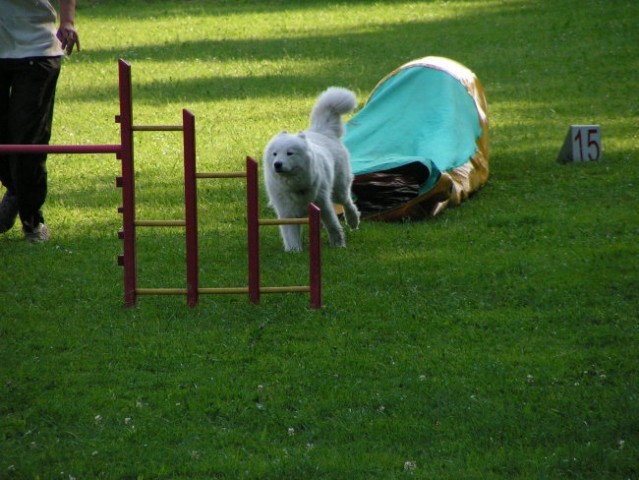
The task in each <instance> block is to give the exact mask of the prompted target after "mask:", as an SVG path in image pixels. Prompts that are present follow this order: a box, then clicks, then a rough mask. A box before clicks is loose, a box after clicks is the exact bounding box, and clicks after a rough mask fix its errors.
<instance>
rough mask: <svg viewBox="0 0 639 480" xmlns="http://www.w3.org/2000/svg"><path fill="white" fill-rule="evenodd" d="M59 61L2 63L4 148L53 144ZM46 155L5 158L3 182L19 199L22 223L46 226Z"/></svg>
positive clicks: (0, 140) (0, 172) (1, 158)
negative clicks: (17, 145)
mask: <svg viewBox="0 0 639 480" xmlns="http://www.w3.org/2000/svg"><path fill="white" fill-rule="evenodd" d="M60 64H61V61H60V58H59V57H52V58H27V59H18V60H14V59H0V144H48V143H49V139H50V138H51V123H52V120H53V104H54V100H55V89H56V83H57V81H58V75H59V73H60ZM46 161H47V155H46V154H33V155H26V154H22V155H17V154H0V181H1V182H2V184H3V185H4V186H5V187H6V188H7V190H8V191H9V192H11V193H12V194H14V195H15V196H16V197H17V199H18V211H19V213H20V219H21V220H22V224H23V225H24V227H25V228H27V229H32V228H34V227H36V226H37V225H38V223H40V222H42V223H44V217H43V215H42V210H41V208H42V205H43V204H44V201H45V199H46V196H47V167H46Z"/></svg>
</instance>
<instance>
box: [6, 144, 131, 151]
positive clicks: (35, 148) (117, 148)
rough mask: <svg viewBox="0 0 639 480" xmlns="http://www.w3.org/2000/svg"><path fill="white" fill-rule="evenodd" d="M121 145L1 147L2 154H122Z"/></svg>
mask: <svg viewBox="0 0 639 480" xmlns="http://www.w3.org/2000/svg"><path fill="white" fill-rule="evenodd" d="M120 150H122V146H121V145H14V144H10V145H0V153H120Z"/></svg>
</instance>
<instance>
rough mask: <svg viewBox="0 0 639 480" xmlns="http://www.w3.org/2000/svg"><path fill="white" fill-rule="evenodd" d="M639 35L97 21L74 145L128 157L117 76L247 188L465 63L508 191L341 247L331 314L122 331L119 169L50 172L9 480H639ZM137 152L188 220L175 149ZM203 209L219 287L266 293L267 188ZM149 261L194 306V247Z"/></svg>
mask: <svg viewBox="0 0 639 480" xmlns="http://www.w3.org/2000/svg"><path fill="white" fill-rule="evenodd" d="M637 25H639V4H638V3H637V2H634V1H631V0H625V1H624V0H608V1H605V0H565V1H561V2H551V1H542V0H539V1H523V0H500V1H497V0H476V1H446V2H443V1H432V2H410V1H392V0H388V1H351V2H320V1H303V2H288V1H284V0H281V1H275V0H267V1H262V2H248V1H204V0H191V1H150V0H149V1H142V0H130V1H126V2H125V1H108V2H106V1H99V0H91V1H89V0H87V1H86V2H80V6H79V10H78V18H77V26H78V29H79V31H80V35H81V41H82V47H83V51H82V52H80V53H78V54H74V55H73V56H72V57H70V58H69V59H68V60H66V61H65V65H64V67H63V74H62V77H61V79H60V82H59V88H58V99H57V104H56V116H55V125H54V138H53V139H52V143H58V144H65V143H115V142H117V141H118V128H117V125H115V124H114V122H113V117H114V115H115V114H117V113H118V104H117V59H118V58H120V57H122V58H125V59H127V60H128V61H129V62H130V63H131V64H132V66H133V83H134V117H135V123H137V124H175V123H179V122H180V121H181V110H182V108H189V109H190V110H191V111H192V112H193V113H194V114H195V115H196V122H197V144H198V163H199V169H200V170H201V171H211V170H219V171H225V170H238V169H242V168H243V167H242V166H243V161H244V157H245V156H246V155H253V156H255V157H257V158H259V157H260V153H261V149H262V148H263V146H264V145H265V143H266V142H267V140H268V139H269V138H270V136H271V135H272V134H273V133H275V132H277V131H279V130H281V129H288V130H293V131H294V130H296V129H302V128H304V127H305V126H306V123H307V118H308V113H309V110H310V108H311V106H312V104H313V101H314V98H315V97H316V95H317V94H318V93H319V92H320V91H321V90H323V89H324V88H326V87H327V86H329V85H340V86H344V87H348V88H350V89H352V90H354V91H355V92H356V93H357V95H358V98H359V101H360V104H362V103H363V102H364V101H365V99H366V97H367V95H368V93H369V92H370V91H371V90H372V88H373V87H374V86H375V84H376V83H377V82H378V81H379V80H380V79H381V78H383V77H384V76H385V75H386V74H388V73H389V72H390V71H392V70H393V69H395V68H396V67H398V66H400V65H402V64H403V63H405V62H407V61H409V60H412V59H416V58H419V57H422V56H426V55H441V56H446V57H450V58H453V59H455V60H458V61H460V62H461V63H463V64H465V65H466V66H468V67H469V68H471V69H472V70H473V71H474V72H475V73H476V74H477V75H478V77H479V78H480V79H481V81H482V83H483V84H484V86H485V89H486V95H487V99H488V104H489V115H490V124H491V130H490V132H491V177H490V179H489V182H488V184H487V185H486V186H485V187H484V189H483V190H481V191H480V192H479V193H478V194H477V195H475V196H474V197H473V198H472V199H471V200H470V201H468V202H467V203H465V204H463V205H462V206H460V207H459V208H455V209H450V210H447V211H446V212H444V213H443V215H442V216H441V217H439V218H437V219H435V220H432V221H428V222H420V223H404V224H378V223H371V222H365V223H363V224H362V226H361V228H360V229H359V230H358V231H354V232H348V233H347V242H348V248H347V249H330V248H325V249H324V251H323V272H324V303H325V307H324V308H323V309H322V310H321V311H313V310H310V309H309V308H308V296H307V295H300V294H290V295H270V296H264V297H263V299H262V302H261V304H260V305H259V306H255V305H252V304H250V303H249V302H248V299H247V298H246V297H245V296H203V297H201V300H200V304H199V305H198V306H197V307H196V308H195V309H189V308H187V307H186V305H185V299H184V298H183V297H173V296H171V297H141V298H140V299H139V304H138V306H137V307H135V308H132V309H125V308H124V307H123V282H122V271H121V269H120V268H119V267H118V266H117V264H116V259H117V256H118V254H120V253H121V251H122V245H121V242H120V241H119V240H118V238H117V231H118V230H119V228H120V226H121V218H120V215H119V214H118V213H117V207H118V206H119V205H120V202H121V198H120V191H119V190H118V189H117V188H115V176H116V175H118V174H119V164H118V161H117V160H116V159H115V158H114V157H113V156H91V155H89V156H71V155H61V156H55V157H51V158H50V160H49V162H48V165H49V188H50V193H49V197H48V200H47V203H46V205H45V217H46V221H47V223H48V224H49V226H50V227H51V230H52V234H53V239H52V241H51V242H49V243H47V244H43V245H31V244H27V243H26V242H25V241H24V240H23V239H22V235H21V232H20V230H19V229H18V228H14V230H12V231H11V232H9V233H7V234H5V235H3V236H1V237H0V270H1V271H2V273H1V275H0V479H78V480H80V479H90V478H101V479H309V478H323V479H361V480H364V479H401V478H419V479H515V478H517V479H560V478H572V479H593V480H594V479H597V480H599V479H618V480H626V479H637V478H639V354H638V353H637V345H638V344H639V324H638V321H637V319H638V312H639V300H638V294H637V292H638V290H639V275H638V268H637V258H638V254H639V248H638V247H637V238H638V234H639V213H638V211H639V210H638V209H639V189H638V185H639V164H638V163H637V161H638V148H637V146H638V138H639V136H638V135H639V97H638V96H637V91H639V76H638V73H637V72H639V60H638V59H639V29H638V28H637ZM571 124H598V125H601V129H602V139H603V146H604V152H603V158H602V160H601V161H599V162H596V163H589V164H580V165H560V164H558V163H556V162H555V158H556V157H557V154H558V152H559V149H560V147H561V144H562V142H563V139H564V137H565V135H566V133H567V130H568V126H569V125H571ZM136 135H137V136H136V145H135V148H136V162H137V164H136V170H137V175H136V182H137V186H138V200H139V210H138V216H139V217H140V218H181V217H182V215H183V213H182V209H183V201H182V180H181V175H182V163H181V157H180V156H181V138H180V136H179V135H177V134H175V133H143V132H141V133H140V134H136ZM199 196H200V204H199V205H200V210H199V216H200V247H201V272H200V277H201V281H202V285H203V286H241V285H245V284H246V278H245V277H246V253H245V252H246V241H245V213H244V208H245V205H244V190H243V185H242V183H241V182H239V181H237V180H225V181H217V182H207V183H200V188H199ZM262 200H263V201H262V207H261V208H262V210H263V212H262V213H263V214H264V216H272V212H270V211H268V210H267V209H266V206H265V205H266V202H265V198H264V197H262ZM324 245H327V241H326V237H324ZM138 248H139V256H140V258H139V276H140V286H153V287H160V286H164V287H182V286H184V281H185V280H184V278H185V265H184V264H185V262H184V241H183V235H182V232H181V231H180V230H177V229H161V230H144V231H141V232H140V236H139V240H138ZM262 253H263V256H264V259H263V266H262V270H263V271H262V276H263V281H264V284H265V285H277V284H292V283H293V284H294V283H305V282H306V274H307V269H306V256H305V255H287V254H284V253H283V252H282V248H281V243H280V239H279V237H278V233H277V230H275V229H272V230H264V231H263V233H262Z"/></svg>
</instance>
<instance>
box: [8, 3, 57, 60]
mask: <svg viewBox="0 0 639 480" xmlns="http://www.w3.org/2000/svg"><path fill="white" fill-rule="evenodd" d="M57 17H58V16H57V14H56V11H55V8H53V6H52V5H51V3H50V2H49V1H48V0H0V58H28V57H58V56H61V55H64V51H63V50H62V46H61V44H60V41H59V40H58V39H57V38H56V32H57V28H56V21H57Z"/></svg>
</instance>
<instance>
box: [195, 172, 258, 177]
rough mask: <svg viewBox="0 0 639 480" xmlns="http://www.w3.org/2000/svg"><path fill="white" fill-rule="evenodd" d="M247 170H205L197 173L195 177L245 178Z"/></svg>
mask: <svg viewBox="0 0 639 480" xmlns="http://www.w3.org/2000/svg"><path fill="white" fill-rule="evenodd" d="M245 177H246V172H203V173H196V174H195V178H245Z"/></svg>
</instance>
